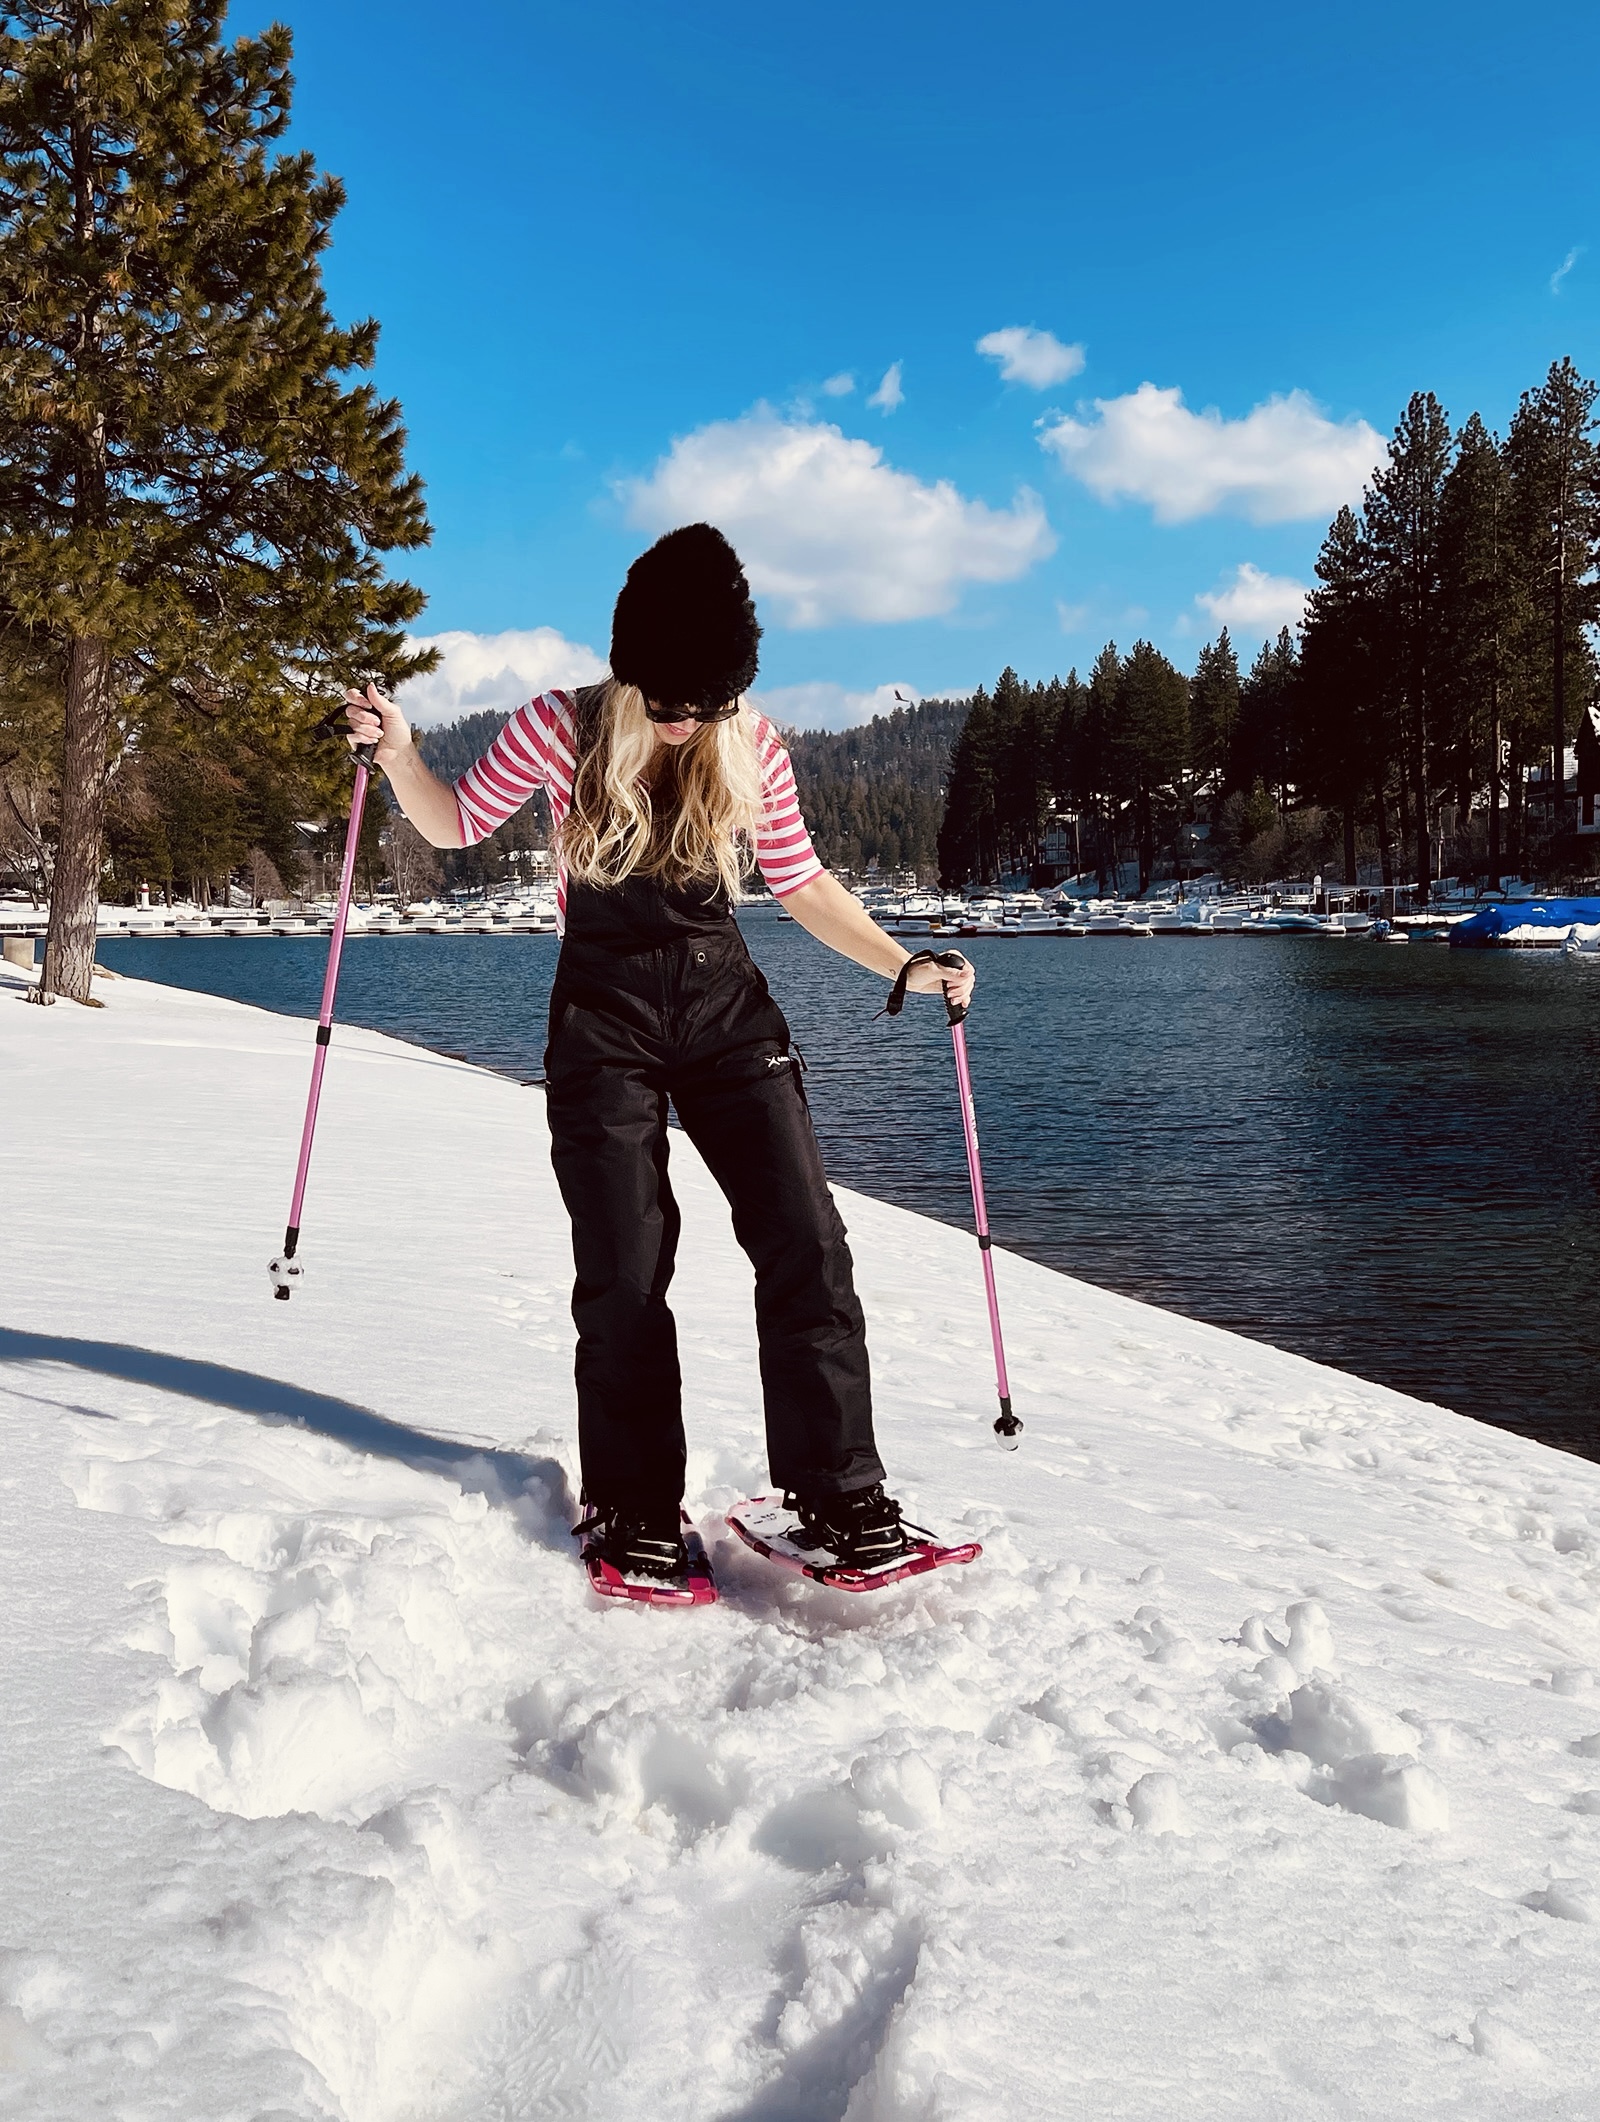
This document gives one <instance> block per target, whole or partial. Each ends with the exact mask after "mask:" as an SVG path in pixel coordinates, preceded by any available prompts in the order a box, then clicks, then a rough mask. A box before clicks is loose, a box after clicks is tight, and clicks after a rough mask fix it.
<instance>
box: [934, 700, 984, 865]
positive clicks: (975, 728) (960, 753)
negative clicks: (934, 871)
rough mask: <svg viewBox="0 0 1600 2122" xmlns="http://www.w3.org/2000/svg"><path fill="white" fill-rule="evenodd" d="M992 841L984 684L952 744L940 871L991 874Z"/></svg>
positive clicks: (942, 831) (940, 851)
mask: <svg viewBox="0 0 1600 2122" xmlns="http://www.w3.org/2000/svg"><path fill="white" fill-rule="evenodd" d="M994 844H995V839H994V708H993V704H992V703H991V701H990V699H989V695H988V693H987V692H986V691H985V690H984V689H983V687H982V686H980V687H979V688H978V690H977V692H975V693H974V694H973V696H972V702H971V705H970V706H969V707H968V709H967V719H966V721H965V722H964V723H963V724H962V727H961V734H960V736H958V737H957V738H956V741H955V743H954V744H953V745H952V746H951V750H950V781H949V787H948V790H947V793H946V797H945V810H944V822H943V824H942V825H941V826H940V827H939V874H940V876H941V877H942V878H943V879H944V880H945V882H946V883H947V884H964V883H965V882H966V881H967V879H968V878H969V877H980V878H981V877H985V876H987V875H988V874H989V859H990V853H991V851H992V850H993V849H994Z"/></svg>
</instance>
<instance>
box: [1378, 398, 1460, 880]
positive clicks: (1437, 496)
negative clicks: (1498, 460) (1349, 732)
mask: <svg viewBox="0 0 1600 2122" xmlns="http://www.w3.org/2000/svg"><path fill="white" fill-rule="evenodd" d="M1450 459H1451V435H1450V422H1449V420H1448V418H1447V417H1446V415H1445V412H1444V408H1443V407H1442V406H1441V405H1440V403H1439V401H1438V399H1437V398H1435V397H1434V395H1433V393H1432V392H1431V391H1417V392H1414V393H1413V395H1412V397H1411V399H1410V401H1409V403H1408V404H1407V406H1406V409H1405V412H1404V414H1403V415H1402V416H1401V419H1400V422H1399V424H1398V426H1397V427H1396V428H1395V431H1394V440H1393V441H1392V442H1391V443H1390V445H1389V459H1388V462H1387V463H1386V464H1385V465H1383V466H1382V467H1381V468H1380V469H1379V470H1378V471H1377V472H1376V473H1375V474H1374V476H1373V480H1372V484H1371V487H1370V488H1369V489H1368V493H1367V499H1366V504H1365V511H1364V513H1365V516H1366V525H1367V536H1368V538H1369V540H1370V542H1371V545H1372V548H1373V554H1374V558H1375V561H1376V565H1377V571H1378V577H1379V580H1380V582H1381V584H1382V596H1383V607H1384V612H1385V616H1386V621H1387V625H1386V632H1387V637H1388V638H1387V642H1386V653H1387V655H1388V657H1389V658H1390V661H1391V664H1392V668H1393V670H1394V674H1395V677H1396V679H1397V681H1398V685H1399V689H1400V699H1401V708H1402V728H1403V733H1404V754H1403V772H1402V781H1401V807H1402V812H1403V813H1404V812H1405V811H1406V810H1407V807H1408V806H1407V782H1408V781H1409V790H1410V805H1409V809H1410V812H1411V815H1412V816H1413V817H1414V819H1415V825H1416V876H1417V889H1418V893H1419V896H1420V897H1421V898H1422V899H1423V900H1426V899H1427V896H1428V888H1429V885H1430V883H1431V881H1432V876H1433V833H1432V811H1433V800H1434V774H1435V766H1436V762H1435V757H1434V750H1435V743H1436V738H1437V734H1438V732H1437V731H1436V729H1435V726H1434V725H1435V718H1436V715H1437V714H1438V712H1439V709H1440V702H1439V701H1438V699H1437V698H1436V694H1437V691H1438V686H1439V679H1440V674H1441V661H1442V654H1441V643H1440V628H1441V624H1442V616H1443V604H1442V598H1441V587H1442V573H1441V551H1440V528H1441V521H1440V519H1441V511H1442V509H1443V504H1444V482H1445V475H1446V473H1447V472H1448V471H1449V468H1450Z"/></svg>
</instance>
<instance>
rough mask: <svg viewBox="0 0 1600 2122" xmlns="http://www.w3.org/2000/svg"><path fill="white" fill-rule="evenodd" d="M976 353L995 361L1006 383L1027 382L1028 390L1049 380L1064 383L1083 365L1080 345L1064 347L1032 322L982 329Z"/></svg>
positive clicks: (1039, 388)
mask: <svg viewBox="0 0 1600 2122" xmlns="http://www.w3.org/2000/svg"><path fill="white" fill-rule="evenodd" d="M978 352H979V353H980V354H987V355H988V356H989V359H990V360H991V361H998V362H999V364H1000V374H1001V375H1002V377H1004V379H1005V381H1006V382H1007V383H1026V384H1027V386H1028V388H1029V389H1030V390H1036V391H1045V390H1048V389H1049V388H1050V386H1051V384H1052V383H1065V382H1066V380H1067V378H1068V377H1069V376H1075V375H1077V373H1078V371H1079V370H1080V369H1081V368H1082V367H1083V361H1084V354H1083V348H1082V347H1081V346H1063V345H1062V343H1061V341H1060V340H1059V339H1058V338H1057V337H1056V335H1055V333H1054V332H1041V331H1036V330H1035V329H1034V327H1033V326H1032V325H1031V324H1008V325H1007V326H1006V328H1005V330H1004V331H1001V332H985V333H984V335H983V337H982V338H981V339H980V340H979V341H978Z"/></svg>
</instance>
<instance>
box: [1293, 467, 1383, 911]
mask: <svg viewBox="0 0 1600 2122" xmlns="http://www.w3.org/2000/svg"><path fill="white" fill-rule="evenodd" d="M1374 565H1375V564H1374V560H1373V555H1372V549H1371V547H1370V545H1369V544H1368V542H1367V539H1366V536H1365V534H1364V532H1363V531H1362V528H1361V525H1360V523H1359V521H1358V520H1357V518H1356V514H1355V511H1354V510H1353V509H1350V508H1341V509H1340V511H1339V513H1338V515H1337V516H1335V518H1334V520H1333V523H1332V525H1331V526H1330V527H1329V531H1328V535H1327V537H1326V538H1325V539H1324V540H1323V542H1322V550H1321V552H1320V553H1319V554H1318V555H1317V579H1318V582H1319V584H1320V585H1321V586H1320V587H1319V588H1317V589H1315V590H1313V591H1312V593H1311V597H1310V600H1309V602H1308V604H1307V606H1306V619H1305V627H1304V631H1303V633H1302V636H1301V645H1300V694H1301V702H1302V730H1301V766H1302V771H1303V773H1304V777H1305V782H1306V786H1307V788H1308V789H1309V791H1310V793H1312V794H1313V795H1315V796H1316V797H1317V798H1318V800H1319V801H1321V802H1324V803H1328V804H1331V805H1332V806H1333V807H1334V808H1335V809H1337V810H1338V812H1339V814H1340V817H1341V819H1342V822H1343V826H1344V874H1345V882H1346V883H1347V884H1354V883H1355V881H1356V820H1357V813H1358V810H1359V809H1360V807H1361V802H1362V797H1363V794H1364V792H1366V791H1367V790H1369V789H1372V788H1373V784H1374V779H1375V777H1376V779H1377V780H1378V781H1379V782H1381V779H1382V775H1383V764H1382V761H1383V741H1382V732H1381V729H1380V727H1379V724H1380V721H1381V716H1382V708H1381V705H1380V700H1381V687H1380V683H1379V678H1378V641H1379V631H1380V623H1381V615H1380V610H1379V604H1378V591H1377V584H1376V580H1375V573H1374Z"/></svg>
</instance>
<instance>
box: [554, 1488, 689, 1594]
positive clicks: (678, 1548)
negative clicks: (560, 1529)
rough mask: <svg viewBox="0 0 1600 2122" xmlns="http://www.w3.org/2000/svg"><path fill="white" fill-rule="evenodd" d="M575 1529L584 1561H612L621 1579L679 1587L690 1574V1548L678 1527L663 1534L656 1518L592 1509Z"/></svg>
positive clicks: (615, 1508) (622, 1511)
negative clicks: (648, 1580)
mask: <svg viewBox="0 0 1600 2122" xmlns="http://www.w3.org/2000/svg"><path fill="white" fill-rule="evenodd" d="M674 1518H676V1512H674ZM572 1530H573V1532H574V1533H575V1534H576V1535H577V1537H578V1538H579V1539H580V1540H582V1542H583V1549H582V1553H583V1557H584V1560H585V1561H587V1560H588V1559H589V1558H590V1557H591V1556H597V1557H598V1558H599V1559H600V1560H601V1561H603V1562H609V1563H610V1565H611V1567H612V1568H613V1569H614V1570H616V1571H617V1573H618V1574H619V1575H620V1576H623V1577H648V1578H651V1579H652V1580H655V1581H657V1582H659V1583H662V1584H676V1583H681V1582H682V1581H683V1580H684V1579H685V1578H686V1577H687V1575H688V1570H689V1554H688V1549H687V1548H686V1547H685V1545H684V1540H683V1535H682V1533H681V1532H679V1531H678V1530H677V1528H676V1525H674V1528H673V1530H672V1531H671V1532H670V1533H663V1532H662V1531H661V1530H660V1521H658V1520H657V1519H655V1518H644V1517H640V1516H638V1515H636V1514H631V1513H629V1512H627V1511H624V1510H622V1509H621V1508H619V1507H615V1506H613V1507H612V1508H611V1509H609V1510H597V1509H595V1508H593V1507H591V1508H590V1511H589V1515H588V1516H587V1517H586V1518H584V1519H581V1520H580V1521H579V1523H578V1524H576V1525H575V1526H574V1527H573V1528H572Z"/></svg>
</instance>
